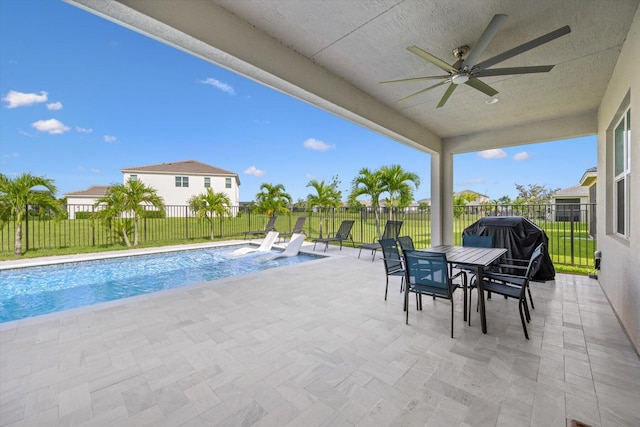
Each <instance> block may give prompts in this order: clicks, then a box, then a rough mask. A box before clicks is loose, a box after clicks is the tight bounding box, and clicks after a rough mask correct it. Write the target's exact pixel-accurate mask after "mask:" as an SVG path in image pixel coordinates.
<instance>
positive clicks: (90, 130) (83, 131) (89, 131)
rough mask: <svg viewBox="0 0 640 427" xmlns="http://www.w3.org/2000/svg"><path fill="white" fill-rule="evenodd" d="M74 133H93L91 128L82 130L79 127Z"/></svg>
mask: <svg viewBox="0 0 640 427" xmlns="http://www.w3.org/2000/svg"><path fill="white" fill-rule="evenodd" d="M76 131H77V132H79V133H91V132H93V129H91V128H82V127H80V126H76Z"/></svg>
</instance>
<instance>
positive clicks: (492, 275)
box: [482, 271, 526, 286]
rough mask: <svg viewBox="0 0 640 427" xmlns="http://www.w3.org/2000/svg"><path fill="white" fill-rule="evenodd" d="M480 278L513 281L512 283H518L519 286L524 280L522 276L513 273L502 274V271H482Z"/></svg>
mask: <svg viewBox="0 0 640 427" xmlns="http://www.w3.org/2000/svg"><path fill="white" fill-rule="evenodd" d="M482 278H483V280H493V281H497V282H507V283H513V284H514V285H520V286H523V285H524V283H525V280H526V279H525V278H524V277H522V276H514V275H513V274H504V273H494V272H489V271H487V272H485V273H483V275H482Z"/></svg>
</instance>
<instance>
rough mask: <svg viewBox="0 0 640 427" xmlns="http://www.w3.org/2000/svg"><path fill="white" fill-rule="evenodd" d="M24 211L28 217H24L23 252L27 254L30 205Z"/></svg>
mask: <svg viewBox="0 0 640 427" xmlns="http://www.w3.org/2000/svg"><path fill="white" fill-rule="evenodd" d="M24 210H25V213H26V215H25V216H24V230H23V231H24V232H23V233H22V243H23V248H22V251H23V252H26V251H28V250H29V205H26V206H25V207H24Z"/></svg>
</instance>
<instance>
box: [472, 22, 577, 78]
mask: <svg viewBox="0 0 640 427" xmlns="http://www.w3.org/2000/svg"><path fill="white" fill-rule="evenodd" d="M570 32H571V27H569V26H568V25H565V26H564V27H562V28H558V29H557V30H555V31H552V32H550V33H547V34H545V35H544V36H540V37H538V38H537V39H533V40H531V41H529V42H527V43H524V44H521V45H520V46H517V47H514V48H513V49H509V50H507V51H506V52H502V53H501V54H499V55H496V56H494V57H493V58H489V59H487V60H486V61H482V62H481V63H479V64H477V65H476V66H475V67H473V70H476V71H482V70H484V69H485V68H489V67H491V66H492V65H495V64H497V63H499V62H502V61H506V60H507V59H509V58H513V57H514V56H516V55H520V54H521V53H524V52H526V51H528V50H531V49H533V48H535V47H538V46H540V45H543V44H545V43H548V42H550V41H552V40H555V39H557V38H558V37H562V36H564V35H566V34H569V33H570ZM473 70H472V71H473Z"/></svg>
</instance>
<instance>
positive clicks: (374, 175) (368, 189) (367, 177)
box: [349, 168, 384, 237]
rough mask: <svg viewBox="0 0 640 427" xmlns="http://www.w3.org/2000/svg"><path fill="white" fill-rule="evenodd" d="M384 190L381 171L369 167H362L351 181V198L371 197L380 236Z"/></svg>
mask: <svg viewBox="0 0 640 427" xmlns="http://www.w3.org/2000/svg"><path fill="white" fill-rule="evenodd" d="M383 192H384V187H383V183H382V177H381V175H380V171H372V170H370V169H369V168H362V169H360V171H358V175H357V176H356V177H355V178H353V181H351V194H349V199H351V200H355V199H356V198H357V197H359V196H369V197H371V209H372V210H373V215H374V218H375V221H376V231H377V233H378V237H380V236H382V231H381V230H380V218H379V210H380V195H381V194H382V193H383Z"/></svg>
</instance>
